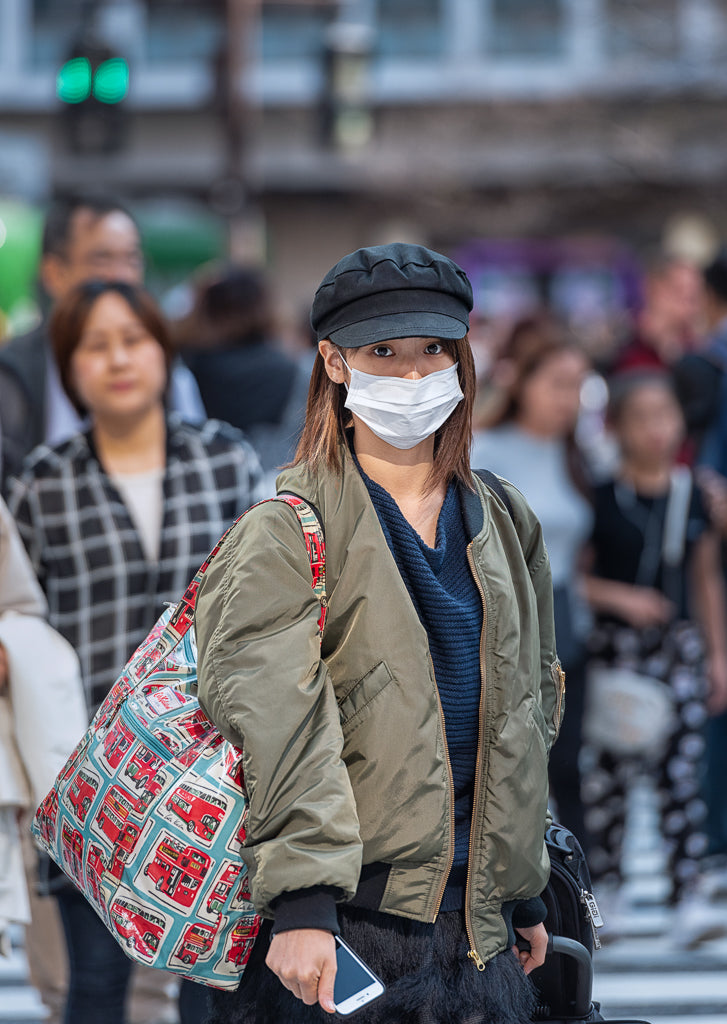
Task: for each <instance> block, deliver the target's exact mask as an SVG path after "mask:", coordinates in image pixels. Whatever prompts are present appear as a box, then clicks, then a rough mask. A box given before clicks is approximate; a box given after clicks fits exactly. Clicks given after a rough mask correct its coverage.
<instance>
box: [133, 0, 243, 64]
mask: <svg viewBox="0 0 727 1024" xmlns="http://www.w3.org/2000/svg"><path fill="white" fill-rule="evenodd" d="M224 15H225V6H224V3H222V2H221V0H147V13H146V25H147V33H146V59H147V61H148V62H149V63H151V64H154V63H156V62H159V63H162V64H168V63H174V62H176V61H184V60H209V59H210V58H212V57H214V55H215V54H216V53H217V52H218V50H219V48H220V45H221V43H222V39H223V35H224Z"/></svg>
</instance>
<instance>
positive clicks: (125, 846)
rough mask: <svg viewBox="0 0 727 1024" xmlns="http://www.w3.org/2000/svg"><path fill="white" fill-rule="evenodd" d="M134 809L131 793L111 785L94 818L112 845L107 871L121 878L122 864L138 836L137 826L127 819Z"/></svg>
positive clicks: (138, 829)
mask: <svg viewBox="0 0 727 1024" xmlns="http://www.w3.org/2000/svg"><path fill="white" fill-rule="evenodd" d="M134 810H137V801H136V800H135V798H134V797H133V796H132V795H131V793H127V792H126V790H125V789H121V787H119V786H112V788H111V789H110V790H109V791H108V793H106V795H105V796H104V798H103V803H102V804H101V806H100V807H99V809H98V811H97V813H96V817H95V819H94V824H95V825H96V826H97V827H98V828H99V829H100V831H101V832H103V834H104V835H105V836H106V838H107V839H108V840H109V841H110V842H111V844H112V845H113V848H114V849H113V853H112V858H111V865H110V867H109V871H110V872H111V874H112V875H114V877H115V878H121V871H122V869H123V866H124V864H125V863H126V861H127V860H128V858H129V854H130V853H131V851H132V850H133V849H134V846H135V845H136V841H137V839H138V838H139V833H140V828H139V826H138V825H136V824H134V822H131V821H127V818H128V817H129V814H130V813H131V812H132V811H134Z"/></svg>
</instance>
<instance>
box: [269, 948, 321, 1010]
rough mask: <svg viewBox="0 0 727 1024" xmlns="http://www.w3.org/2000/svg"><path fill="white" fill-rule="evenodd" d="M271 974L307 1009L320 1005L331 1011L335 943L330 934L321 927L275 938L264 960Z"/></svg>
mask: <svg viewBox="0 0 727 1024" xmlns="http://www.w3.org/2000/svg"><path fill="white" fill-rule="evenodd" d="M265 963H266V964H267V965H268V967H269V968H270V970H271V971H272V972H273V974H276V975H277V976H278V978H279V979H280V980H281V982H282V983H283V985H285V987H286V988H287V989H290V991H291V992H292V993H293V995H294V996H297V998H298V999H302V1001H303V1002H304V1003H305V1004H306V1005H307V1006H313V1005H314V1003H320V1005H321V1008H322V1009H323V1010H325V1011H326V1013H333V1012H334V1009H335V1007H334V1005H333V983H334V981H335V980H336V943H335V940H334V938H333V935H332V934H331V932H327V931H323V930H321V929H320V928H296V929H294V930H292V931H289V932H280V933H279V934H278V935H274V936H273V939H272V942H271V943H270V949H269V950H268V955H267V957H266V958H265Z"/></svg>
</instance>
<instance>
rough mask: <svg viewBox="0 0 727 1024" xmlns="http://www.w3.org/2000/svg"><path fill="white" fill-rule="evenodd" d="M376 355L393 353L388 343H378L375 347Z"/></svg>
mask: <svg viewBox="0 0 727 1024" xmlns="http://www.w3.org/2000/svg"><path fill="white" fill-rule="evenodd" d="M374 355H375V356H390V355H391V349H390V348H389V346H388V345H377V346H376V348H375V349H374Z"/></svg>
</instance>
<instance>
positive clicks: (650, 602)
mask: <svg viewBox="0 0 727 1024" xmlns="http://www.w3.org/2000/svg"><path fill="white" fill-rule="evenodd" d="M615 611H616V613H617V614H618V615H620V616H621V618H623V619H625V620H626V621H627V622H628V623H629V625H631V626H633V627H634V629H648V628H649V627H650V626H665V625H666V624H667V623H669V622H671V620H672V619H673V618H674V615H675V613H676V608H675V607H674V605H673V604H672V602H671V601H670V600H669V599H668V598H666V597H664V595H663V594H662V593H660V592H659V591H658V590H654V589H653V588H652V587H637V586H631V584H628V585H626V586H625V587H624V589H623V592H622V594H621V598H620V602H619V606H618V607H617V608H616V609H615Z"/></svg>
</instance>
